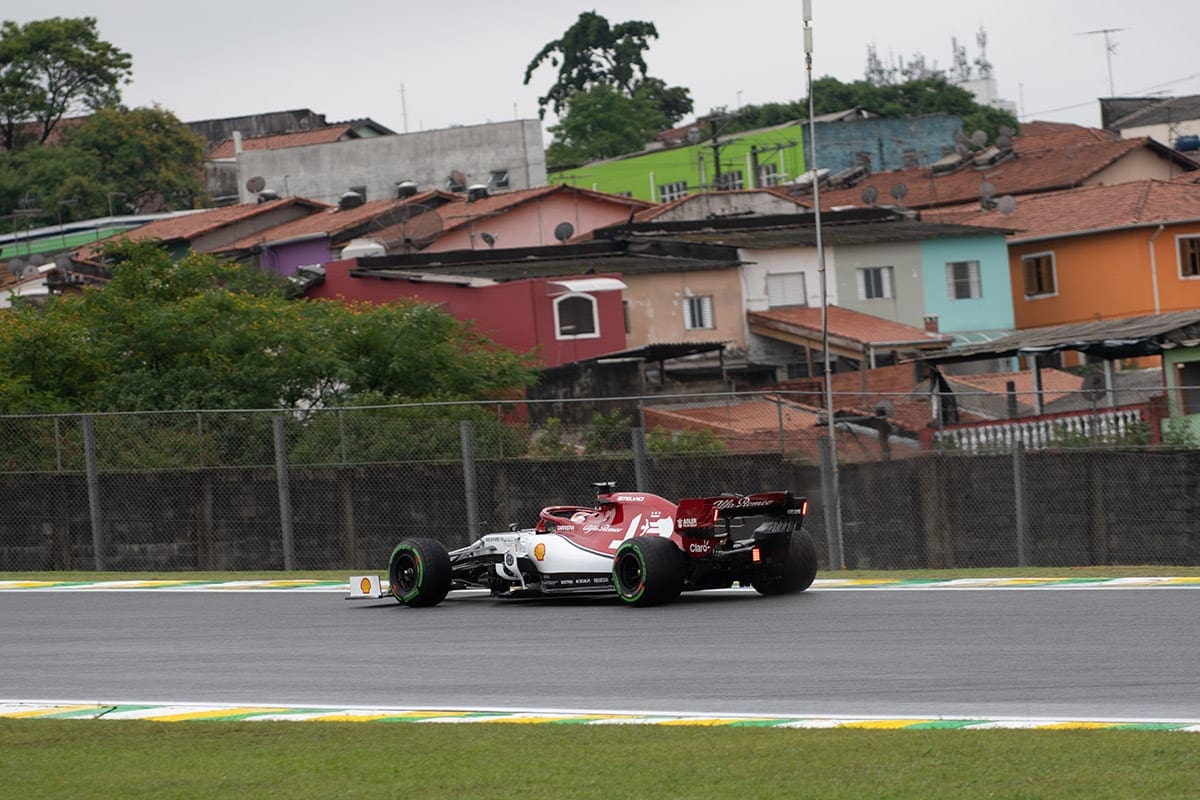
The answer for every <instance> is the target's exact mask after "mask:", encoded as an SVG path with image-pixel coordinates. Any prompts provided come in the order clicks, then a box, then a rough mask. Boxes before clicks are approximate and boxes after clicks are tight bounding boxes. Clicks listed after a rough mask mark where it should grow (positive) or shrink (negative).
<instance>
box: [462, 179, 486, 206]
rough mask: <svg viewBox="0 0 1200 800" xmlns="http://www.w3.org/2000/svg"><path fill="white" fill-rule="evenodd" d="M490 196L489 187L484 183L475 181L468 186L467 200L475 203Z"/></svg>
mask: <svg viewBox="0 0 1200 800" xmlns="http://www.w3.org/2000/svg"><path fill="white" fill-rule="evenodd" d="M487 196H488V188H487V186H485V185H483V184H482V183H473V184H471V185H470V186H468V187H467V202H468V203H473V202H475V201H476V200H482V199H483V198H485V197H487Z"/></svg>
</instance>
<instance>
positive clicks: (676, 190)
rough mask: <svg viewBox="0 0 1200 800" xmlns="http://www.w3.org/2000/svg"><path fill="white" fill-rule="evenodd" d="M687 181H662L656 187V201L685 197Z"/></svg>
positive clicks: (661, 201) (664, 201) (667, 201)
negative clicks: (662, 182)
mask: <svg viewBox="0 0 1200 800" xmlns="http://www.w3.org/2000/svg"><path fill="white" fill-rule="evenodd" d="M687 193H688V192H687V181H676V182H675V183H664V184H662V185H661V186H659V187H658V202H660V203H669V202H671V201H672V200H678V199H679V198H681V197H687Z"/></svg>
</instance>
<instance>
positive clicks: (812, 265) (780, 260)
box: [738, 247, 837, 364]
mask: <svg viewBox="0 0 1200 800" xmlns="http://www.w3.org/2000/svg"><path fill="white" fill-rule="evenodd" d="M738 257H739V258H740V259H741V260H742V261H743V262H746V263H744V264H743V265H742V297H743V298H744V301H745V306H746V311H747V312H749V311H766V310H767V309H769V308H770V307H771V304H770V299H769V298H768V296H767V276H769V275H781V274H786V273H796V272H799V273H802V274H803V275H804V290H805V293H806V294H807V300H808V302H807V305H809V306H812V307H814V308H820V307H821V272H820V269H819V266H820V265H819V264H818V261H819V259H818V257H817V248H815V247H785V248H778V249H772V250H753V249H749V248H740V249H739V250H738ZM825 275H826V299H827V302H828V304H829V305H831V306H832V305H837V281H836V280H834V275H835V270H834V258H833V250H832V249H831V248H829V247H826V248H825ZM742 324H743V325H744V326H745V330H744V331H743V336H744V338H745V341H746V343H747V348H748V357H749V359H750V360H751V361H755V362H758V363H765V364H770V363H776V362H778V361H779V356H778V354H777V353H774V352H772V351H773V350H777V349H778V345H777V344H775V343H774V342H771V341H770V340H766V339H763V338H762V337H759V336H751V335H750V326H749V323H748V322H747V321H746V317H745V315H743V316H742ZM785 349H786V351H787V352H788V353H790V352H791V347H790V345H789V346H787V348H785Z"/></svg>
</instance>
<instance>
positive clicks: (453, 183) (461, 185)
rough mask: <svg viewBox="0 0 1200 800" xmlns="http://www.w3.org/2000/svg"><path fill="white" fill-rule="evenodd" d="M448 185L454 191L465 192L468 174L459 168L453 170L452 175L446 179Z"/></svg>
mask: <svg viewBox="0 0 1200 800" xmlns="http://www.w3.org/2000/svg"><path fill="white" fill-rule="evenodd" d="M446 186H447V188H449V189H450V191H452V192H465V191H466V190H467V176H466V175H464V174H463V173H462V172H460V171H459V170H456V169H454V170H451V171H450V177H449V178H447V179H446Z"/></svg>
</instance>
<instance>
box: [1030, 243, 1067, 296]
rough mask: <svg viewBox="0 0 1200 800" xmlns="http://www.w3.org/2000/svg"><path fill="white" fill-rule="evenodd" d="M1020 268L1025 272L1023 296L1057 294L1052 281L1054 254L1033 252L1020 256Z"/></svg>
mask: <svg viewBox="0 0 1200 800" xmlns="http://www.w3.org/2000/svg"><path fill="white" fill-rule="evenodd" d="M1021 269H1022V272H1024V274H1025V296H1026V297H1039V296H1045V295H1053V294H1057V293H1058V290H1057V288H1056V285H1055V282H1054V254H1053V253H1034V254H1033V255H1029V256H1022V257H1021Z"/></svg>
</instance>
